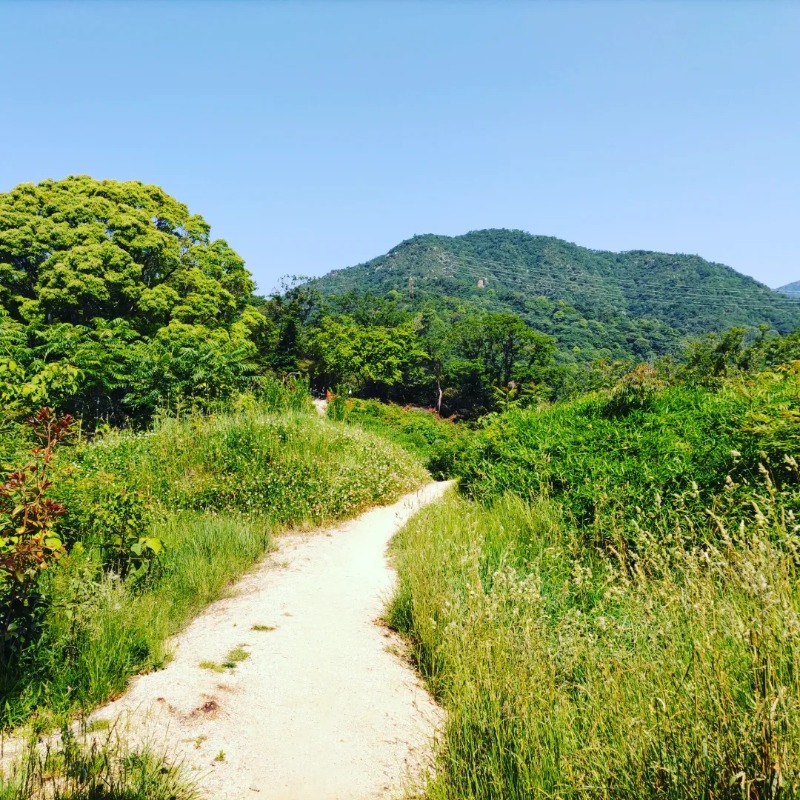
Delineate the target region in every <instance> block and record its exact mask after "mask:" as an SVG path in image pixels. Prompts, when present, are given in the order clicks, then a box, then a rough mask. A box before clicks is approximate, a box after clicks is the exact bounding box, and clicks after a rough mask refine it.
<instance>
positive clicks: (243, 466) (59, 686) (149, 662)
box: [0, 393, 426, 800]
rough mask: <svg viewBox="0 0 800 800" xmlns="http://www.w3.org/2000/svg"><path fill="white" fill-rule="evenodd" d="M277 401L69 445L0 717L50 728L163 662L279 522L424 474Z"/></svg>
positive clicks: (320, 513)
mask: <svg viewBox="0 0 800 800" xmlns="http://www.w3.org/2000/svg"><path fill="white" fill-rule="evenodd" d="M285 399H286V398H284V400H285ZM276 405H277V406H278V407H280V405H281V404H278V403H276V402H273V403H272V404H271V407H272V408H274V407H275V406H276ZM282 405H283V406H284V407H283V408H282V409H281V410H280V412H279V413H276V412H274V411H270V410H267V409H265V408H264V406H263V405H255V404H251V407H250V408H249V409H248V410H244V411H241V412H239V413H231V414H219V415H209V416H202V417H189V418H187V419H183V420H174V419H168V420H164V421H162V422H161V423H159V424H158V425H156V426H155V428H154V429H153V430H152V431H149V432H147V433H141V434H131V433H112V434H109V435H107V436H106V437H105V438H102V439H99V440H97V441H95V442H94V443H92V444H89V445H82V446H78V447H75V448H67V447H62V448H61V449H60V451H59V452H58V455H57V462H56V469H55V472H54V473H53V480H54V484H53V488H52V490H51V493H52V494H53V495H54V497H55V498H56V499H58V500H60V501H61V502H64V503H65V504H66V506H67V509H68V511H67V514H66V515H65V516H64V517H63V518H62V519H61V520H60V521H59V530H60V533H61V536H62V539H63V540H64V541H65V543H66V545H67V550H68V553H69V555H68V556H66V557H63V558H61V559H59V560H58V562H57V564H56V565H55V567H54V568H52V569H49V570H46V571H45V573H43V575H42V578H41V579H40V587H39V588H40V592H41V600H40V602H39V607H40V616H39V617H38V619H37V620H36V631H35V636H30V635H29V636H28V638H27V640H26V643H25V647H24V649H22V651H21V652H20V653H18V654H16V655H12V657H11V658H8V659H7V662H6V664H5V669H3V670H2V674H0V697H2V702H0V727H4V728H9V727H13V726H15V725H19V724H20V723H23V722H26V721H28V722H33V723H34V729H41V728H43V727H48V726H50V725H52V724H54V723H56V722H57V721H58V720H59V719H63V715H64V714H70V713H73V712H74V711H76V710H79V709H88V708H91V707H92V706H94V705H96V704H98V703H100V702H102V701H104V700H106V699H107V698H109V697H113V696H114V695H116V694H118V693H119V692H121V691H122V690H123V689H124V687H125V684H126V682H127V680H128V678H129V677H130V676H131V675H134V674H136V673H138V672H141V671H147V670H151V669H154V668H157V667H159V666H161V665H162V664H163V663H164V662H165V660H166V659H167V658H168V651H167V648H166V641H167V639H168V637H169V636H171V635H172V634H174V633H176V632H177V631H178V630H179V629H180V628H181V627H182V626H183V625H184V624H185V623H186V622H187V621H188V620H189V619H190V618H191V617H192V616H193V615H194V614H196V613H197V612H198V611H199V610H200V609H201V608H202V607H203V606H205V605H206V604H208V603H209V602H211V601H213V600H215V599H216V598H218V597H220V596H221V595H222V594H224V592H225V591H226V587H227V586H228V585H229V584H230V582H231V581H232V580H234V579H235V578H236V577H238V576H239V575H241V574H242V573H243V572H244V571H245V570H247V569H248V568H249V567H250V566H251V565H252V564H253V563H254V562H255V561H256V560H257V559H258V558H259V557H260V556H261V555H262V554H263V553H264V552H265V551H266V550H267V549H269V547H270V545H271V541H272V535H273V534H274V533H275V532H276V531H277V530H279V529H281V528H284V527H287V526H313V525H318V524H322V523H326V522H328V521H332V520H336V519H341V518H346V517H351V516H354V515H356V514H358V513H359V512H361V511H362V510H364V509H366V508H367V507H369V506H371V505H374V504H376V503H380V502H386V501H389V500H392V499H394V498H396V497H397V496H399V495H400V494H402V493H403V492H405V491H410V490H411V489H413V488H414V487H416V486H418V485H419V484H421V483H422V482H423V481H424V480H425V478H426V473H425V470H424V469H423V468H422V466H421V465H420V463H419V460H418V459H417V458H415V457H414V456H412V455H410V454H409V453H407V452H406V451H404V450H402V449H401V448H400V447H398V446H396V445H393V444H391V443H389V442H386V441H385V440H382V439H380V438H378V437H375V436H373V435H371V434H369V433H367V432H364V431H360V430H357V429H352V428H348V427H346V426H340V425H335V424H331V423H330V422H327V421H325V420H321V419H319V418H317V416H316V415H315V414H313V412H312V410H311V406H310V401H309V400H308V398H307V397H305V396H302V397H300V396H299V393H298V396H297V397H296V398H289V400H288V402H286V403H283V404H282ZM286 406H288V407H286ZM142 536H147V537H155V538H157V539H158V540H160V542H161V543H162V544H163V552H162V553H161V554H160V555H159V557H158V559H150V560H148V561H144V560H140V559H138V556H137V555H136V552H135V548H134V550H133V551H132V549H131V547H130V545H131V543H132V542H137V541H139V539H140V538H141V537H142ZM62 760H63V759H62ZM39 774H41V770H39ZM0 785H2V784H1V783H0ZM5 791H7V792H11V793H10V794H8V795H7V796H8V797H15V796H22V795H14V794H13V791H15V790H12V789H11V788H7V789H6V790H5ZM73 794H74V793H73ZM64 796H65V797H67V796H70V797H72V796H73V795H64ZM81 796H83V795H81V794H79V793H78V794H74V797H76V798H77V797H81ZM105 796H106V795H103V797H105ZM112 796H113V797H116V796H117V795H109V797H112ZM120 796H122V795H120ZM125 796H126V797H127V796H128V795H125ZM134 796H137V797H138V796H139V795H131V797H134ZM142 796H145V795H142ZM0 797H4V800H5V796H4V795H2V792H0Z"/></svg>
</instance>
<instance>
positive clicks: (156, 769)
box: [0, 726, 199, 800]
mask: <svg viewBox="0 0 800 800" xmlns="http://www.w3.org/2000/svg"><path fill="white" fill-rule="evenodd" d="M198 798H199V794H198V793H197V792H196V791H195V789H194V786H193V784H192V782H191V781H190V780H187V778H186V777H185V775H184V774H183V771H182V769H181V767H180V765H176V764H173V763H170V761H169V759H168V758H166V757H165V756H163V755H156V754H155V753H154V752H151V751H149V750H147V749H146V748H145V749H139V750H131V749H129V748H128V747H126V746H125V744H124V742H123V741H122V739H121V737H120V736H119V735H118V732H117V731H116V730H115V729H111V730H109V731H107V732H106V733H105V734H104V735H103V736H100V735H97V734H91V733H87V732H85V731H82V732H80V733H79V734H77V735H76V734H75V733H74V732H73V731H72V730H71V729H70V728H69V726H64V727H63V728H62V731H61V736H60V738H54V739H53V740H52V741H50V742H48V743H44V744H43V743H40V742H38V741H36V740H35V738H34V739H31V740H30V742H29V744H28V748H27V750H26V751H25V753H24V754H23V756H22V758H21V759H20V760H19V761H17V762H16V763H15V765H14V766H13V767H12V769H11V770H10V771H9V772H8V774H6V775H4V774H3V773H2V772H0V800H198Z"/></svg>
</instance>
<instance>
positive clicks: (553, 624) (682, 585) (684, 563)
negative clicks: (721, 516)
mask: <svg viewBox="0 0 800 800" xmlns="http://www.w3.org/2000/svg"><path fill="white" fill-rule="evenodd" d="M760 490H761V491H762V492H763V494H764V500H763V501H762V502H761V505H760V508H761V510H762V512H763V516H762V517H761V518H760V519H757V520H753V521H751V522H750V523H749V524H747V525H745V526H744V527H743V528H742V529H739V527H738V525H731V526H730V527H728V525H727V521H725V522H723V527H724V531H723V532H721V531H720V528H719V527H718V526H717V525H716V523H714V522H713V521H711V520H710V519H709V520H707V524H708V525H709V526H711V527H713V528H714V530H713V531H709V532H708V533H707V534H706V535H704V536H703V537H702V538H703V539H704V540H706V541H708V542H711V541H712V540H713V541H715V542H716V543H713V544H708V545H706V546H704V547H702V548H696V549H690V550H685V549H684V548H683V546H682V544H681V542H682V540H684V539H686V538H688V536H687V533H688V531H686V530H681V529H678V530H676V532H675V533H676V535H675V537H674V539H673V540H672V541H670V540H667V539H659V538H656V537H653V536H650V535H648V532H642V534H641V540H640V542H641V545H642V547H641V549H640V555H639V557H638V558H636V559H633V560H629V559H628V558H627V557H626V556H624V555H623V556H621V557H620V558H616V557H614V556H612V555H611V554H608V555H606V554H603V553H600V552H598V551H597V550H596V549H595V548H594V547H593V546H592V543H591V542H590V541H587V540H586V539H584V538H583V537H582V536H580V535H576V533H575V532H574V530H573V529H572V528H571V526H570V525H569V524H568V523H565V522H564V521H563V520H562V518H561V514H560V513H559V509H558V506H557V505H555V504H553V503H551V502H548V501H545V500H536V501H534V502H533V503H532V504H530V505H529V504H526V503H524V502H523V501H521V500H519V499H516V498H510V497H506V498H501V499H499V500H497V501H496V502H495V503H493V504H491V505H489V506H488V507H484V506H481V505H479V504H477V503H474V502H470V501H466V500H462V499H458V498H456V497H451V498H450V499H449V500H447V501H445V503H443V504H440V505H438V506H434V507H431V508H429V509H425V510H424V511H423V512H421V514H420V515H418V516H417V517H415V518H414V519H413V520H412V521H411V522H410V523H409V524H408V525H407V527H406V528H405V529H404V530H403V531H402V532H401V534H400V535H399V538H398V540H397V544H396V549H397V564H398V569H399V571H400V576H401V583H400V588H399V592H398V595H397V597H396V599H395V601H394V603H393V606H392V609H391V621H392V623H393V624H394V625H395V626H396V627H398V628H399V629H400V630H401V631H403V632H404V633H406V635H408V636H410V638H411V643H412V648H413V652H414V655H415V658H416V660H417V663H418V664H419V666H420V668H421V670H422V672H423V675H424V676H425V677H426V678H427V679H428V682H429V685H430V686H431V687H432V689H433V690H434V691H435V693H436V694H437V696H438V697H439V699H440V701H441V702H442V703H443V704H444V707H445V710H446V712H447V718H446V722H445V740H444V743H443V745H442V746H441V748H440V750H439V753H438V757H437V763H436V770H435V777H433V778H432V779H431V782H430V783H429V786H428V791H427V793H426V797H428V798H430V799H431V800H438V799H439V798H452V799H453V800H456V798H457V799H458V800H465V799H467V798H483V799H484V800H489V799H490V798H496V797H504V798H509V799H510V800H513V799H516V798H519V800H522V798H525V799H526V800H527V798H531V797H541V798H545V797H560V798H565V800H567V799H568V798H582V797H586V796H590V797H599V798H609V799H610V798H620V800H622V799H623V798H624V800H630V799H631V798H643V799H644V798H648V799H649V798H655V797H658V798H673V799H674V800H684V798H687V797H705V798H712V797H714V798H721V799H723V800H725V799H728V798H729V799H730V800H735V799H737V798H742V797H747V798H751V800H762V798H763V799H766V798H789V797H795V796H796V795H797V793H798V791H800V761H799V760H798V753H799V752H800V683H798V675H799V674H800V673H798V669H797V666H798V663H800V639H798V630H800V628H798V625H799V624H800V593H799V592H798V580H797V579H798V575H797V553H798V550H797V548H798V543H799V542H798V533H800V531H798V530H797V525H796V522H794V521H792V520H789V519H787V518H786V516H785V514H784V513H783V512H782V510H781V504H780V500H775V499H772V498H771V496H770V489H769V484H765V483H762V484H761V487H760ZM692 524H693V523H691V522H690V521H689V520H684V522H683V523H682V525H692ZM609 534H610V535H613V532H612V531H609Z"/></svg>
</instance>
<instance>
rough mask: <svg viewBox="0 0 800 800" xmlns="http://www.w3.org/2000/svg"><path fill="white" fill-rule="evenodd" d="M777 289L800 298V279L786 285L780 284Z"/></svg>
mask: <svg viewBox="0 0 800 800" xmlns="http://www.w3.org/2000/svg"><path fill="white" fill-rule="evenodd" d="M775 291H776V292H780V293H781V294H786V295H789V297H797V298H800V281H793V282H792V283H787V284H786V286H779V287H778V288H777V289H776V290H775Z"/></svg>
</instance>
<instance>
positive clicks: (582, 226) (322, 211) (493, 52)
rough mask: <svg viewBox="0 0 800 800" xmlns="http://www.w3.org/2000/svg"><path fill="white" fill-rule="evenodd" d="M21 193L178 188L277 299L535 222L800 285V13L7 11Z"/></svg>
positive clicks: (158, 7)
mask: <svg viewBox="0 0 800 800" xmlns="http://www.w3.org/2000/svg"><path fill="white" fill-rule="evenodd" d="M0 36H1V37H2V41H3V75H2V80H1V81H0V101H2V109H3V121H2V123H1V124H0V191H6V190H8V189H10V188H11V187H12V186H14V185H16V184H17V183H20V182H25V181H33V182H36V181H39V180H42V179H44V178H48V177H52V178H60V177H63V176H65V175H68V174H78V173H80V174H90V175H92V176H94V177H97V178H115V179H119V180H125V179H138V180H142V181H145V182H148V183H157V184H160V185H162V186H163V187H164V188H165V189H166V190H167V191H169V192H170V193H171V194H173V195H174V196H175V197H177V198H178V199H179V200H181V201H183V202H185V203H186V204H187V205H188V206H189V207H190V209H191V210H192V211H194V212H196V213H200V214H202V215H203V216H204V217H205V218H206V219H207V220H208V222H209V223H211V225H212V233H213V234H214V235H215V236H220V237H224V238H226V239H227V240H228V241H229V242H230V244H231V245H232V246H233V247H234V248H235V249H236V250H238V251H239V252H240V253H241V254H242V255H243V256H244V257H245V258H246V259H247V264H248V267H249V268H250V269H251V270H252V272H253V273H254V274H255V276H256V279H257V281H258V284H259V287H260V289H261V290H262V291H269V290H270V289H271V288H273V287H274V286H275V284H276V282H277V279H278V277H279V276H281V275H285V274H303V275H319V274H322V273H324V272H326V271H328V270H330V269H335V268H340V267H344V266H349V265H351V264H355V263H358V262H361V261H364V260H367V259H369V258H372V257H374V256H376V255H379V254H381V253H384V252H386V251H387V250H389V249H390V248H391V247H393V246H394V245H395V244H397V243H398V242H400V241H401V240H403V239H406V238H408V237H410V236H413V235H414V234H416V233H441V234H448V235H457V234H460V233H465V232H466V231H468V230H473V229H477V228H487V227H507V228H521V229H523V230H527V231H530V232H532V233H536V234H546V235H553V236H559V237H562V238H565V239H568V240H570V241H574V242H577V243H578V244H582V245H586V246H588V247H594V248H602V249H613V250H625V249H652V250H666V251H671V252H685V253H699V254H700V255H702V256H704V257H705V258H708V259H710V260H713V261H719V262H722V263H726V264H729V265H731V266H732V267H734V268H735V269H738V270H740V271H741V272H745V273H747V274H750V275H753V276H754V277H756V278H758V279H759V280H762V281H763V282H765V283H767V284H768V285H770V286H777V285H781V284H783V283H787V282H789V281H793V280H798V279H800V255H798V252H799V250H800V248H798V242H797V239H798V232H800V46H798V42H800V3H799V2H794V1H793V0H789V1H787V2H780V1H779V0H774V1H771V0H758V2H745V0H730V1H729V2H725V1H724V0H714V1H713V2H689V1H688V0H683V2H680V1H679V0H673V1H672V2H666V1H663V2H659V1H658V0H641V1H640V2H603V0H587V1H586V2H570V1H569V0H567V1H564V0H561V1H560V2H556V0H551V1H550V2H534V1H533V0H531V2H511V1H510V0H509V1H508V2H461V3H456V2H424V3H423V2H412V0H404V1H403V2H388V1H385V2H379V1H378V0H375V1H374V2H366V0H364V1H362V2H336V1H335V0H327V2H316V3H314V2H292V3H289V2H271V3H270V2H261V3H258V2H254V1H253V2H239V3H237V2H224V3H223V2H212V1H211V0H199V1H198V2H192V3H190V2H179V1H178V0H173V2H155V1H154V0H149V1H148V0H143V1H142V2H137V3H125V2H119V1H118V2H114V3H112V2H110V0H109V2H99V0H94V2H83V3H77V2H73V3H55V2H41V1H39V2H37V1H33V2H25V3H23V2H14V0H2V2H0Z"/></svg>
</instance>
